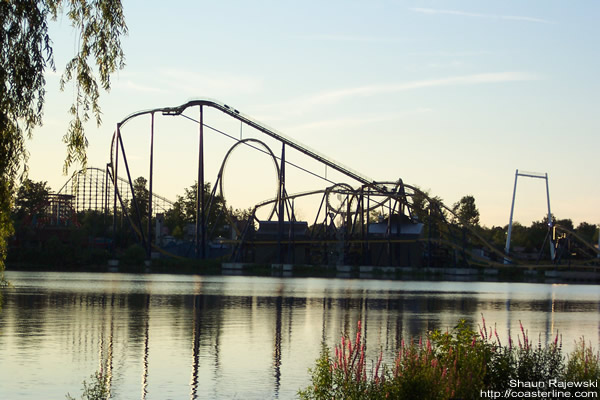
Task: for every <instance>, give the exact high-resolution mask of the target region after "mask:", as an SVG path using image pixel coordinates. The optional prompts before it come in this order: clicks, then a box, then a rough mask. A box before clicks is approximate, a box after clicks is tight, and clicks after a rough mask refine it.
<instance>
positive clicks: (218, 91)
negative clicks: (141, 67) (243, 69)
mask: <svg viewBox="0 0 600 400" xmlns="http://www.w3.org/2000/svg"><path fill="white" fill-rule="evenodd" d="M159 76H160V78H161V79H162V80H164V84H166V85H168V87H169V88H170V89H171V90H172V91H174V92H178V93H186V94H188V95H191V96H208V97H218V96H219V95H222V94H231V93H240V92H243V93H256V92H258V91H259V90H260V89H261V87H262V81H261V80H260V79H258V78H254V77H248V76H241V75H228V74H223V73H206V74H200V73H197V72H195V71H189V70H182V69H166V70H163V71H161V72H160V74H159Z"/></svg>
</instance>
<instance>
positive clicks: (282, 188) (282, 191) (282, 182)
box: [277, 143, 285, 264]
mask: <svg viewBox="0 0 600 400" xmlns="http://www.w3.org/2000/svg"><path fill="white" fill-rule="evenodd" d="M278 196H279V208H278V217H279V229H278V230H277V251H278V253H279V263H280V264H283V247H282V244H281V239H282V238H283V218H284V212H285V210H284V208H285V143H282V144H281V167H280V168H279V193H278Z"/></svg>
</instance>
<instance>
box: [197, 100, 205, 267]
mask: <svg viewBox="0 0 600 400" xmlns="http://www.w3.org/2000/svg"><path fill="white" fill-rule="evenodd" d="M203 117H204V113H203V110H202V105H200V122H199V124H198V125H199V126H200V131H199V133H198V141H199V144H198V184H197V191H196V257H197V258H198V257H202V259H205V258H206V216H205V215H204V120H203Z"/></svg>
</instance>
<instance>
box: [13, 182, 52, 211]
mask: <svg viewBox="0 0 600 400" xmlns="http://www.w3.org/2000/svg"><path fill="white" fill-rule="evenodd" d="M48 194H50V187H49V186H48V182H41V181H40V182H34V181H32V180H31V179H25V180H24V181H23V183H22V184H21V187H19V190H18V191H17V198H16V200H15V214H16V217H17V219H23V217H25V216H26V215H32V214H33V213H34V212H35V211H36V210H38V209H39V208H40V207H41V206H43V205H45V204H46V203H47V201H48Z"/></svg>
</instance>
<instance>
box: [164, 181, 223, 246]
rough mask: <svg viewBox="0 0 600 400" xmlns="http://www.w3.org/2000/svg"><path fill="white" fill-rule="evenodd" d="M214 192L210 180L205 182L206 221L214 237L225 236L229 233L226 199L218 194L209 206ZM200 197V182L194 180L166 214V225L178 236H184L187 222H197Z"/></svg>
mask: <svg viewBox="0 0 600 400" xmlns="http://www.w3.org/2000/svg"><path fill="white" fill-rule="evenodd" d="M211 193H212V189H211V184H210V182H206V183H205V184H204V191H203V196H204V204H205V207H206V212H207V214H206V221H207V226H208V231H209V232H213V237H216V236H223V235H225V234H226V233H227V231H226V229H225V224H226V222H227V220H226V217H225V212H226V210H225V200H224V199H223V198H222V197H221V196H219V195H216V196H215V197H214V199H213V202H212V204H211V205H210V210H209V209H208V207H209V201H210V196H211ZM197 199H198V182H194V184H193V185H192V186H190V187H189V188H185V194H184V195H183V196H177V201H176V202H175V204H173V207H172V208H171V209H170V210H168V211H167V213H166V214H165V225H166V226H167V227H168V228H169V230H170V231H171V234H172V235H173V236H174V237H177V238H183V236H184V232H185V225H186V224H194V223H196V206H197Z"/></svg>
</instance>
